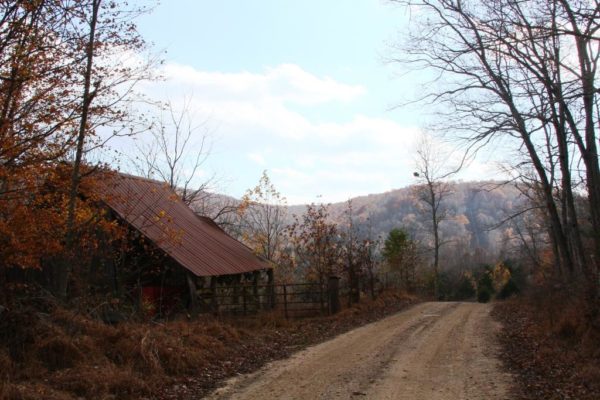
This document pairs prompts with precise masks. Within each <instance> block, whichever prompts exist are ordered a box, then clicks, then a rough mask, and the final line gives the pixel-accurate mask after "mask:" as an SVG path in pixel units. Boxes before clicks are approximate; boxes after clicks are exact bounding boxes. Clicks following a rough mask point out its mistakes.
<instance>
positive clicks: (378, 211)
mask: <svg viewBox="0 0 600 400" xmlns="http://www.w3.org/2000/svg"><path fill="white" fill-rule="evenodd" d="M414 189H415V188H414V187H413V186H409V187H406V188H402V189H396V190H392V191H389V192H385V193H379V194H370V195H367V196H360V197H355V198H353V199H351V201H352V209H353V212H352V215H353V221H354V223H355V225H357V226H359V227H360V232H361V234H362V235H363V236H366V235H367V234H368V232H369V231H370V236H371V237H372V238H376V237H381V238H382V239H384V238H385V237H386V236H387V234H388V232H389V231H390V230H392V229H393V228H403V229H405V230H406V231H407V232H408V233H409V234H410V235H411V236H412V237H413V238H414V239H417V240H419V241H420V242H422V243H424V244H425V246H427V244H428V243H429V242H431V235H430V234H429V232H430V228H429V227H430V226H431V220H430V217H429V215H428V214H426V213H424V212H423V210H421V207H420V203H419V201H417V200H416V198H415V196H414ZM450 189H451V194H449V195H448V196H447V198H446V199H445V201H444V203H443V208H445V209H446V210H447V214H448V217H447V219H446V220H444V221H443V222H442V223H441V224H440V229H441V234H442V235H441V236H442V240H444V241H447V242H448V244H447V245H445V246H444V252H445V253H446V255H448V256H450V253H452V255H454V256H456V253H457V252H459V253H460V252H464V253H467V252H470V253H474V252H480V253H487V254H490V253H497V252H498V251H499V250H500V248H501V246H502V238H503V233H504V231H505V230H506V229H507V227H500V228H498V229H491V228H493V227H494V226H496V225H498V223H499V222H500V221H502V220H504V219H505V218H506V217H507V216H509V215H511V213H513V212H514V211H515V210H517V209H518V208H519V204H520V203H521V202H522V200H521V198H520V197H519V192H518V191H517V189H516V188H515V187H514V186H511V185H501V184H500V182H493V181H481V182H451V183H450ZM209 203H212V204H208V205H207V204H204V205H203V207H204V209H206V210H211V212H212V213H213V214H214V213H215V212H217V211H218V210H219V209H220V208H221V207H223V206H228V207H235V205H237V204H239V200H236V199H234V198H231V197H229V196H223V195H213V196H211V197H210V201H209ZM347 207H348V205H347V202H340V203H333V204H330V205H329V210H330V215H331V218H332V220H333V221H334V222H336V223H338V224H340V225H341V226H343V225H344V224H345V223H347V220H348V219H347V216H346V215H345V212H346V210H347ZM305 210H306V205H295V206H289V207H288V220H289V222H291V221H292V220H293V215H302V214H303V213H304V212H305ZM207 214H208V215H209V216H213V217H214V215H211V213H207ZM218 222H220V223H222V224H223V225H224V228H225V229H228V226H235V214H231V213H230V214H228V215H225V216H223V217H222V218H220V219H218ZM231 233H232V234H234V235H235V234H236V231H235V229H234V230H233V231H232V232H231ZM237 233H238V234H239V232H237Z"/></svg>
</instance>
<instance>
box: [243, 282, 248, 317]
mask: <svg viewBox="0 0 600 400" xmlns="http://www.w3.org/2000/svg"><path fill="white" fill-rule="evenodd" d="M242 302H243V306H244V315H246V313H247V312H248V308H247V305H246V304H247V301H246V285H243V286H242Z"/></svg>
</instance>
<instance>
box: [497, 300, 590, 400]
mask: <svg viewBox="0 0 600 400" xmlns="http://www.w3.org/2000/svg"><path fill="white" fill-rule="evenodd" d="M547 293H548V290H546V294H545V295H544V296H541V295H539V293H535V292H534V293H533V295H530V296H524V297H521V298H517V299H513V300H511V301H507V302H505V303H500V304H497V306H496V309H495V315H496V316H497V317H498V319H500V320H501V321H502V322H503V325H504V329H503V332H502V334H501V335H500V340H501V343H502V344H503V358H504V361H505V363H506V365H507V366H508V367H509V368H510V369H511V370H512V371H513V372H516V376H517V381H518V383H519V385H518V387H517V388H516V391H517V392H518V393H515V394H514V398H518V399H538V398H548V399H562V398H576V399H598V398H600V330H599V329H598V326H597V322H598V321H597V320H594V319H593V318H592V319H591V318H590V316H591V314H590V310H591V307H590V305H589V304H588V303H586V302H585V301H583V299H581V298H580V297H577V296H567V295H566V294H565V293H554V294H552V295H548V294H547Z"/></svg>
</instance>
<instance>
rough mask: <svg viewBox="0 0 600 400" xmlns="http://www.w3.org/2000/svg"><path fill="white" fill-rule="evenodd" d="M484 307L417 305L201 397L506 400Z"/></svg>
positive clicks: (505, 377) (491, 324) (507, 383)
mask: <svg viewBox="0 0 600 400" xmlns="http://www.w3.org/2000/svg"><path fill="white" fill-rule="evenodd" d="M490 310H491V305H488V304H478V303H440V302H430V303H421V304H418V305H416V306H414V307H411V308H410V309H408V310H406V311H403V312H400V313H398V314H396V315H393V316H391V317H388V318H385V319H383V320H381V321H378V322H375V323H372V324H369V325H366V326H363V327H361V328H358V329H355V330H353V331H350V332H348V333H345V334H343V335H340V336H338V337H336V338H334V339H332V340H329V341H327V342H324V343H321V344H319V345H317V346H314V347H310V348H308V349H306V350H303V351H300V352H298V353H296V354H295V355H294V356H292V357H290V358H289V359H286V360H280V361H276V362H273V363H271V364H269V365H267V366H265V367H264V368H262V369H261V370H259V371H258V372H255V373H253V374H249V375H243V376H240V377H237V378H234V379H232V380H230V381H228V382H227V384H226V386H224V387H222V388H220V389H218V390H216V391H215V392H213V393H212V394H211V395H209V396H208V398H209V399H248V400H259V399H260V400H265V399H407V400H408V399H410V400H416V399H428V400H435V399H438V400H442V399H443V400H459V399H491V400H494V399H509V394H508V393H509V388H510V382H511V377H510V376H509V375H508V374H506V373H504V372H502V370H501V368H500V363H499V361H498V360H497V358H496V357H495V353H496V349H497V348H496V344H495V340H494V337H495V332H496V331H497V330H498V329H499V326H498V324H497V323H496V322H494V321H493V320H492V318H491V317H490V315H489V313H490Z"/></svg>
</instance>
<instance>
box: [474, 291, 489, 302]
mask: <svg viewBox="0 0 600 400" xmlns="http://www.w3.org/2000/svg"><path fill="white" fill-rule="evenodd" d="M491 298H492V294H491V293H490V291H489V290H488V289H487V288H482V289H480V290H478V291H477V301H478V302H480V303H487V302H488V301H490V299H491Z"/></svg>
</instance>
